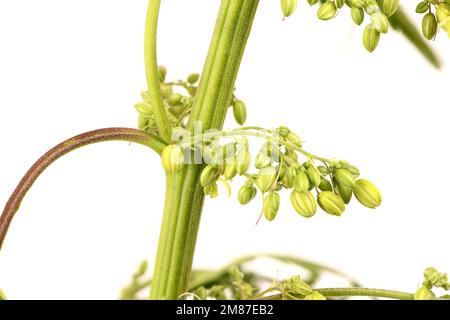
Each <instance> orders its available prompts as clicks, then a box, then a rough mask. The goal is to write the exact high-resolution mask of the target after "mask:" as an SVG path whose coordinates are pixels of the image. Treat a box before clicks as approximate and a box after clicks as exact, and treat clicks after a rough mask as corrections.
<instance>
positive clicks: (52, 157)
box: [0, 128, 166, 249]
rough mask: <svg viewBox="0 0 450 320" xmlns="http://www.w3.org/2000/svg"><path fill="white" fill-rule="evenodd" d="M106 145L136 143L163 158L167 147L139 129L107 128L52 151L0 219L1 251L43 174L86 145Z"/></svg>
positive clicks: (29, 175)
mask: <svg viewBox="0 0 450 320" xmlns="http://www.w3.org/2000/svg"><path fill="white" fill-rule="evenodd" d="M104 141H128V142H135V143H139V144H142V145H145V146H147V147H150V148H152V149H153V150H154V151H156V152H157V153H158V154H161V152H162V150H163V149H164V148H165V146H166V144H165V143H164V142H162V141H161V140H160V139H159V138H158V137H156V136H153V135H151V134H149V133H146V132H143V131H140V130H137V129H129V128H105V129H99V130H94V131H89V132H86V133H82V134H80V135H77V136H75V137H73V138H70V139H68V140H66V141H64V142H62V143H60V144H58V145H57V146H55V147H53V148H52V149H50V150H49V151H48V152H47V153H45V154H44V155H43V156H42V157H41V158H39V159H38V160H37V161H36V162H35V163H34V164H33V166H32V167H31V168H30V169H29V170H28V172H27V173H26V174H25V176H24V177H23V178H22V180H21V181H20V182H19V184H18V185H17V187H16V189H15V190H14V192H13V194H12V195H11V197H10V198H9V200H8V202H7V203H6V205H5V208H4V209H3V212H2V215H1V217H0V249H1V247H2V244H3V241H4V239H5V237H6V234H7V232H8V229H9V226H10V224H11V222H12V220H13V218H14V215H15V214H16V212H17V211H18V210H19V207H20V203H21V202H22V200H23V198H24V197H25V195H26V194H27V192H28V190H30V188H31V186H32V185H33V183H34V182H35V181H36V179H37V178H38V177H39V176H40V175H41V173H42V172H44V170H45V169H47V168H48V166H50V165H51V164H52V163H53V162H55V161H56V160H58V159H59V158H61V157H62V156H64V155H66V154H67V153H69V152H71V151H73V150H76V149H78V148H81V147H84V146H86V145H90V144H93V143H97V142H104Z"/></svg>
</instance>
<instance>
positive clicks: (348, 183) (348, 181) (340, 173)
mask: <svg viewBox="0 0 450 320" xmlns="http://www.w3.org/2000/svg"><path fill="white" fill-rule="evenodd" d="M333 178H334V179H335V181H336V182H337V183H338V184H340V185H342V186H344V187H347V188H351V189H353V188H354V187H355V185H356V180H355V177H354V176H353V175H352V174H351V173H350V172H349V171H348V170H345V169H337V170H336V172H335V173H334V176H333Z"/></svg>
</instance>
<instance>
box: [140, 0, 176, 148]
mask: <svg viewBox="0 0 450 320" xmlns="http://www.w3.org/2000/svg"><path fill="white" fill-rule="evenodd" d="M160 4H161V0H149V3H148V9H147V19H146V23H145V39H144V54H145V73H146V76H147V86H148V93H149V96H150V100H151V102H152V111H153V113H154V115H155V122H156V127H157V128H158V132H159V134H160V136H161V138H162V139H163V141H165V142H169V141H170V136H171V133H172V125H171V124H170V121H169V118H168V116H167V113H166V108H165V106H164V101H163V98H162V95H161V86H160V83H159V77H158V62H157V59H156V52H157V50H156V38H157V36H156V35H157V26H158V16H159V7H160Z"/></svg>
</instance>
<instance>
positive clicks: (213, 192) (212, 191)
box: [203, 183, 219, 198]
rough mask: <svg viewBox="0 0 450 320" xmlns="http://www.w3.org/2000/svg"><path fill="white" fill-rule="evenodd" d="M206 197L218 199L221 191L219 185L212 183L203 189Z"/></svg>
mask: <svg viewBox="0 0 450 320" xmlns="http://www.w3.org/2000/svg"><path fill="white" fill-rule="evenodd" d="M203 192H204V193H205V195H207V196H210V197H211V198H216V197H217V196H218V195H219V189H218V188H217V183H210V184H208V185H207V186H205V187H204V188H203Z"/></svg>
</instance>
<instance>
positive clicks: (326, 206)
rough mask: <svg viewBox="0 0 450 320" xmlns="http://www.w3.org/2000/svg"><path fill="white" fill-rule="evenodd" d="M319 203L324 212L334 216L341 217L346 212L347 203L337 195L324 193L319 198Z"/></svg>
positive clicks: (328, 192) (329, 192)
mask: <svg viewBox="0 0 450 320" xmlns="http://www.w3.org/2000/svg"><path fill="white" fill-rule="evenodd" d="M317 202H318V203H319V206H320V207H321V208H322V210H323V211H325V212H326V213H329V214H331V215H333V216H341V215H342V213H343V212H344V210H345V203H344V201H343V200H342V199H341V197H339V196H338V195H337V194H336V193H333V192H331V191H324V192H321V193H319V195H318V196H317Z"/></svg>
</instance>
